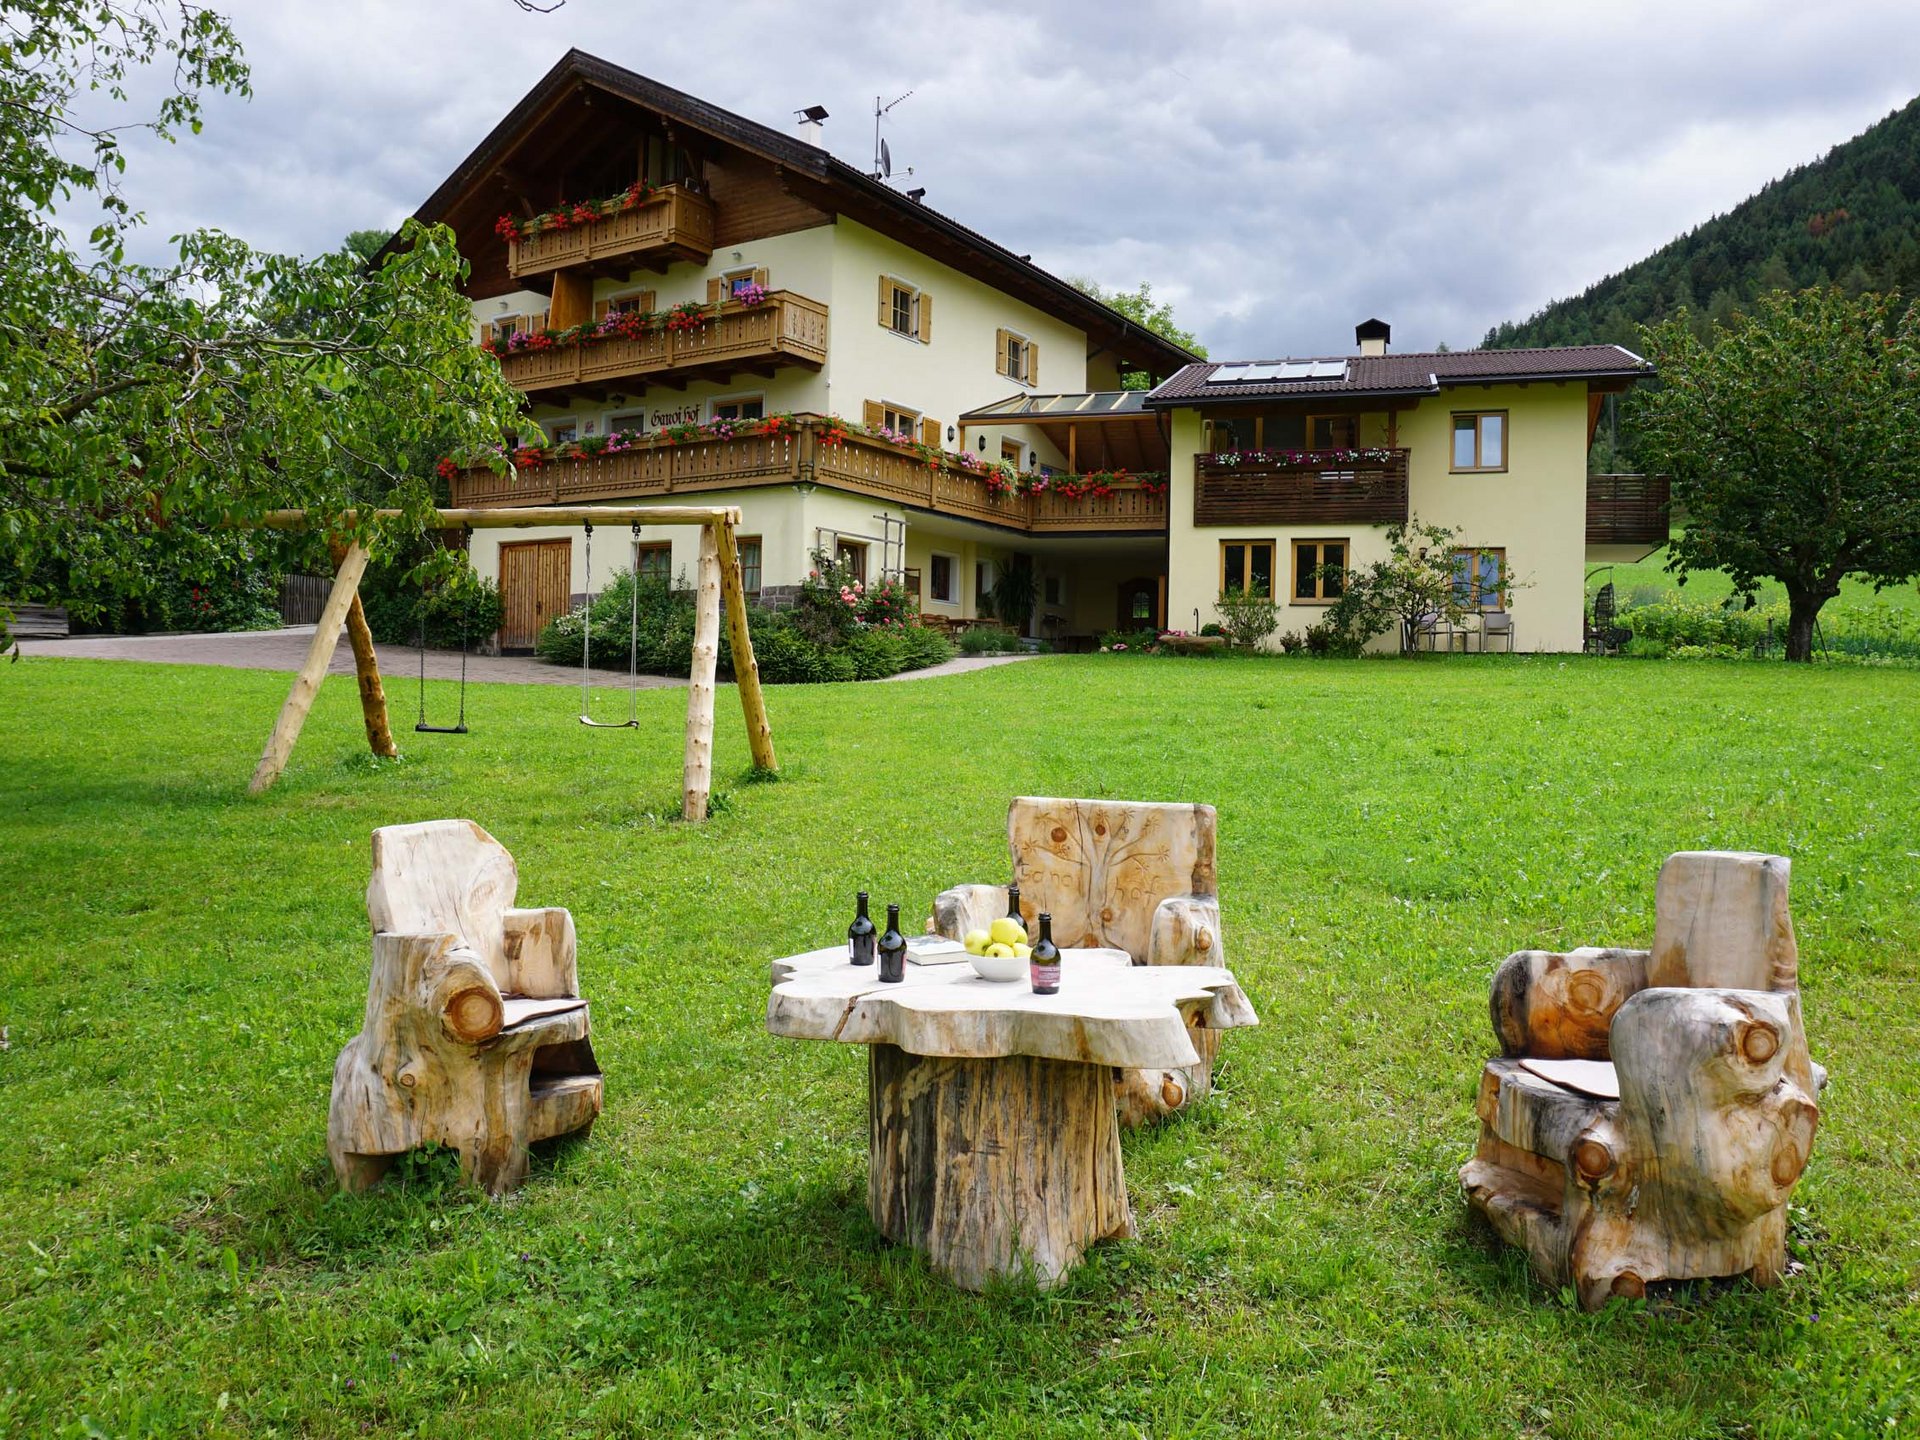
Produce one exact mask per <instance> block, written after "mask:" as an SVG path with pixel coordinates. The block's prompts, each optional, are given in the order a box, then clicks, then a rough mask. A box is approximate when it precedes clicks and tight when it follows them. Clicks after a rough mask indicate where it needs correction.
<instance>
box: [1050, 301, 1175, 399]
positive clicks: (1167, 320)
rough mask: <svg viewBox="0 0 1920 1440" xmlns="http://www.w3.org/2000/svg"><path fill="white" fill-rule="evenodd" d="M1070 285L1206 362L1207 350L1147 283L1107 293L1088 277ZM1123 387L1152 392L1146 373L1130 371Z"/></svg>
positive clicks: (1126, 375) (1126, 374)
mask: <svg viewBox="0 0 1920 1440" xmlns="http://www.w3.org/2000/svg"><path fill="white" fill-rule="evenodd" d="M1067 283H1068V284H1069V285H1071V286H1073V288H1074V289H1076V290H1078V291H1080V292H1081V293H1082V294H1086V295H1091V296H1092V297H1093V298H1094V299H1096V300H1098V301H1099V302H1100V303H1101V304H1102V305H1105V306H1107V307H1108V308H1110V309H1113V310H1118V311H1119V312H1120V313H1121V314H1122V315H1124V316H1126V317H1127V318H1128V319H1129V320H1131V321H1133V323H1134V324H1136V325H1138V326H1140V327H1141V328H1142V329H1145V330H1151V331H1152V332H1153V333H1154V334H1156V335H1163V336H1165V337H1166V338H1167V339H1169V340H1171V341H1173V343H1174V344H1176V345H1182V346H1185V347H1186V348H1187V349H1189V350H1191V351H1192V352H1193V353H1194V354H1196V355H1198V356H1199V357H1200V358H1201V359H1202V360H1204V359H1206V358H1207V347H1206V346H1204V345H1202V344H1201V343H1200V342H1199V341H1198V340H1196V339H1194V337H1193V332H1192V331H1191V330H1183V329H1181V328H1180V326H1179V324H1178V323H1177V322H1176V321H1175V320H1174V318H1173V305H1172V303H1171V302H1169V301H1164V300H1155V299H1154V298H1153V286H1152V285H1151V284H1150V283H1148V282H1147V281H1145V280H1142V281H1141V282H1140V286H1139V288H1138V289H1136V290H1108V289H1105V288H1104V287H1102V286H1101V284H1100V282H1099V281H1097V280H1089V279H1087V278H1086V277H1085V276H1074V277H1072V278H1070V279H1069V280H1068V281H1067ZM1120 386H1121V388H1122V389H1124V390H1145V389H1148V388H1149V378H1148V376H1147V372H1146V371H1144V370H1131V371H1128V372H1126V373H1125V374H1123V375H1121V377H1120Z"/></svg>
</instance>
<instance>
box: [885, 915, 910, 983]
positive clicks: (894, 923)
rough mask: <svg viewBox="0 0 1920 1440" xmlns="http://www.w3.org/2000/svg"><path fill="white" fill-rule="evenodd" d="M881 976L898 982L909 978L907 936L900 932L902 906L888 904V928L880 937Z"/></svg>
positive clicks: (889, 980)
mask: <svg viewBox="0 0 1920 1440" xmlns="http://www.w3.org/2000/svg"><path fill="white" fill-rule="evenodd" d="M880 978H881V979H882V980H884V981H886V982H887V983H888V984H890V985H892V984H897V983H898V982H900V981H902V980H904V979H906V978H907V937H906V936H904V935H902V934H901V933H900V907H899V906H898V905H889V906H887V929H886V933H885V934H884V935H882V936H881V937H880Z"/></svg>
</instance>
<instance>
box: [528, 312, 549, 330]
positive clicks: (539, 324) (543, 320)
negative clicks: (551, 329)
mask: <svg viewBox="0 0 1920 1440" xmlns="http://www.w3.org/2000/svg"><path fill="white" fill-rule="evenodd" d="M551 313H552V312H551V311H549V310H542V311H541V312H540V313H539V314H538V315H529V316H528V317H527V322H528V323H527V329H529V330H534V331H539V330H544V329H546V328H547V316H548V315H550V314H551Z"/></svg>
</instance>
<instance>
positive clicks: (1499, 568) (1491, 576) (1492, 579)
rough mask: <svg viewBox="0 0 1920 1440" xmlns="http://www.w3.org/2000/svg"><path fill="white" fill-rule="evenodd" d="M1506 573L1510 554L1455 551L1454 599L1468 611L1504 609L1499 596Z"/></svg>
mask: <svg viewBox="0 0 1920 1440" xmlns="http://www.w3.org/2000/svg"><path fill="white" fill-rule="evenodd" d="M1506 573H1507V552H1506V550H1505V549H1503V548H1495V549H1485V548H1480V549H1473V550H1456V551H1454V552H1453V598H1454V599H1456V600H1458V601H1459V602H1460V603H1461V604H1462V605H1464V606H1465V607H1466V608H1467V609H1469V610H1504V609H1506V601H1505V599H1504V597H1503V596H1502V595H1501V593H1500V586H1501V583H1502V582H1503V581H1504V579H1505V578H1506Z"/></svg>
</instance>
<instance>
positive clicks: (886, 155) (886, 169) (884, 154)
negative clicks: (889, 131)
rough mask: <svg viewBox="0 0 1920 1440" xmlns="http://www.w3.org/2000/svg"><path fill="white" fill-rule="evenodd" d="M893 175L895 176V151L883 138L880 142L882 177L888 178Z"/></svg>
mask: <svg viewBox="0 0 1920 1440" xmlns="http://www.w3.org/2000/svg"><path fill="white" fill-rule="evenodd" d="M892 176H893V152H892V151H891V150H889V149H887V142H886V141H884V140H882V141H881V142H880V178H881V179H883V180H887V179H891V178H892Z"/></svg>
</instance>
